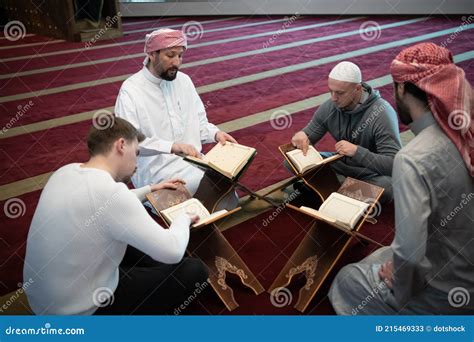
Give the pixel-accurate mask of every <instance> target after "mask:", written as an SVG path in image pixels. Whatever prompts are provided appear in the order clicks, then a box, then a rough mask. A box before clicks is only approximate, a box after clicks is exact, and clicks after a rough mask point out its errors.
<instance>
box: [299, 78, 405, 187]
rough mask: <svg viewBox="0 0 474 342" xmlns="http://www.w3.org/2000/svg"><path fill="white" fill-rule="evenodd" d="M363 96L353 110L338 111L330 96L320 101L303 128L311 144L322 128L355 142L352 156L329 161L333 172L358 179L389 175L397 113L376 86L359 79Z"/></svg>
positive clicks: (397, 135) (396, 143)
mask: <svg viewBox="0 0 474 342" xmlns="http://www.w3.org/2000/svg"><path fill="white" fill-rule="evenodd" d="M362 86H363V88H364V89H365V91H366V92H367V94H368V97H367V99H366V100H365V101H364V102H363V103H362V104H359V105H358V106H357V107H356V108H355V109H354V110H351V111H342V110H341V109H340V108H338V107H336V106H335V105H334V103H333V102H332V100H327V101H326V102H324V103H323V104H322V105H321V106H320V107H319V108H318V109H317V110H316V112H315V113H314V115H313V118H312V119H311V121H310V122H309V123H308V125H306V127H305V128H304V129H303V132H305V133H306V135H307V136H308V138H309V140H310V142H311V144H313V145H314V144H316V143H317V142H318V141H319V140H320V139H321V138H322V137H323V136H324V134H325V133H326V132H329V133H330V134H331V135H332V137H333V138H334V139H335V140H336V141H340V140H346V141H349V142H351V143H353V144H355V145H358V146H357V152H356V154H355V155H354V156H353V157H344V158H342V159H340V160H339V161H336V162H334V163H332V164H331V166H332V167H333V168H334V169H335V171H336V172H337V173H340V174H342V175H344V176H349V177H353V178H358V179H370V178H373V177H377V176H391V175H392V166H393V160H394V158H395V154H397V152H398V151H399V150H400V148H401V141H400V133H399V129H398V120H397V114H396V113H395V110H394V109H393V108H392V106H391V105H390V104H389V103H388V102H387V101H385V100H384V99H382V98H381V97H380V93H379V91H378V90H374V89H372V87H370V86H369V85H368V84H366V83H362Z"/></svg>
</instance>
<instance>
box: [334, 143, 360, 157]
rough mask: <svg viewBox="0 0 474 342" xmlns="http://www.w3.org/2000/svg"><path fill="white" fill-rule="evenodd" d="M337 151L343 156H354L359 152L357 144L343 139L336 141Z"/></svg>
mask: <svg viewBox="0 0 474 342" xmlns="http://www.w3.org/2000/svg"><path fill="white" fill-rule="evenodd" d="M336 152H337V153H339V154H341V155H343V156H347V157H353V156H354V155H355V154H356V152H357V145H354V144H352V143H350V142H348V141H346V140H341V141H338V142H337V143H336Z"/></svg>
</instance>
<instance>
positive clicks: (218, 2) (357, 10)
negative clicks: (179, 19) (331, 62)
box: [120, 0, 474, 17]
mask: <svg viewBox="0 0 474 342" xmlns="http://www.w3.org/2000/svg"><path fill="white" fill-rule="evenodd" d="M120 8H121V13H122V15H123V16H124V17H126V16H177V15H180V16H185V15H189V16H191V15H265V14H268V15H270V14H296V13H298V14H301V15H305V14H313V15H324V14H334V15H359V14H386V15H387V14H395V15H396V14H401V15H403V14H427V15H443V14H446V15H448V14H461V15H469V14H474V0H329V1H328V0H326V1H324V0H265V1H259V0H209V1H198V0H187V1H182V0H177V1H176V0H175V1H168V2H163V1H162V0H160V2H134V3H129V2H124V3H121V6H120Z"/></svg>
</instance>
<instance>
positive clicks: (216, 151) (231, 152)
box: [203, 142, 255, 176]
mask: <svg viewBox="0 0 474 342" xmlns="http://www.w3.org/2000/svg"><path fill="white" fill-rule="evenodd" d="M254 152H255V149H254V148H253V147H248V146H243V145H239V144H234V143H231V142H226V144H225V145H222V144H220V143H218V144H217V145H216V146H214V147H213V148H212V149H211V150H210V151H209V152H208V153H207V154H206V155H205V156H204V158H203V159H204V160H206V161H207V162H208V163H210V164H213V165H214V166H216V167H217V168H219V169H220V170H222V171H224V172H225V173H227V174H228V175H231V176H235V175H236V174H237V173H238V172H239V171H240V170H241V169H242V167H243V165H245V164H246V162H247V161H248V160H249V159H250V157H252V155H253V154H254Z"/></svg>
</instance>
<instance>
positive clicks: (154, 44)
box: [143, 28, 188, 65]
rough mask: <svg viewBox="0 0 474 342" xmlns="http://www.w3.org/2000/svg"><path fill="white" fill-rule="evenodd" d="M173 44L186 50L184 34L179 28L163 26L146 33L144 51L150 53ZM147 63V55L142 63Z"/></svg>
mask: <svg viewBox="0 0 474 342" xmlns="http://www.w3.org/2000/svg"><path fill="white" fill-rule="evenodd" d="M175 46H182V47H184V49H185V50H186V48H187V47H188V43H187V39H186V35H185V34H184V33H183V31H180V30H172V29H169V28H163V29H159V30H156V31H153V32H152V33H149V34H147V35H146V37H145V48H144V52H145V53H150V52H153V51H158V50H162V49H167V48H170V47H175ZM147 63H148V56H147V57H146V58H145V61H144V62H143V64H145V65H146V64H147Z"/></svg>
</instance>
